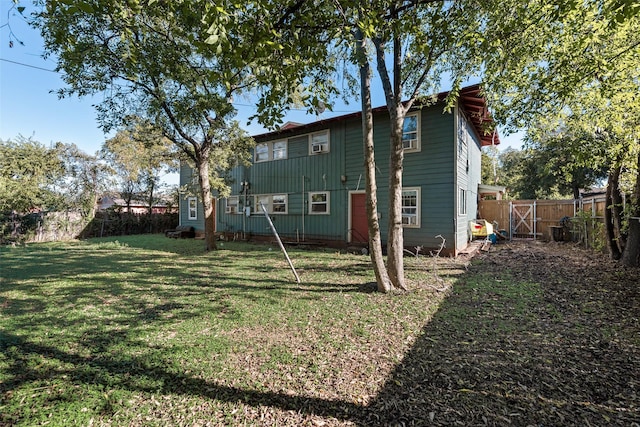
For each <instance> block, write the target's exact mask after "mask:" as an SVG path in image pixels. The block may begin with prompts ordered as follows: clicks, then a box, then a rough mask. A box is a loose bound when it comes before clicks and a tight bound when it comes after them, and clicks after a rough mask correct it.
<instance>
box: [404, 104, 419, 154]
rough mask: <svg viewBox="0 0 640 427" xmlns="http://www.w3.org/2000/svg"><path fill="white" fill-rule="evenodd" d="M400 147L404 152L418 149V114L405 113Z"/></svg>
mask: <svg viewBox="0 0 640 427" xmlns="http://www.w3.org/2000/svg"><path fill="white" fill-rule="evenodd" d="M402 148H404V152H405V153H410V152H413V151H420V114H419V113H412V114H407V116H406V117H405V118H404V123H403V125H402Z"/></svg>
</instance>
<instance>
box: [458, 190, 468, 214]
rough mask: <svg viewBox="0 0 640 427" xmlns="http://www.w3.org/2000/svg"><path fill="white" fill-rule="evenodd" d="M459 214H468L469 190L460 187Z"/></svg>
mask: <svg viewBox="0 0 640 427" xmlns="http://www.w3.org/2000/svg"><path fill="white" fill-rule="evenodd" d="M458 215H460V216H466V215H467V190H465V189H464V188H462V187H458Z"/></svg>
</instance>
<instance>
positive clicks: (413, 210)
mask: <svg viewBox="0 0 640 427" xmlns="http://www.w3.org/2000/svg"><path fill="white" fill-rule="evenodd" d="M402 225H403V226H404V227H407V228H418V227H420V188H419V187H414V188H403V189H402Z"/></svg>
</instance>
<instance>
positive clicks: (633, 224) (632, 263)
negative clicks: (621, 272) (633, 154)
mask: <svg viewBox="0 0 640 427" xmlns="http://www.w3.org/2000/svg"><path fill="white" fill-rule="evenodd" d="M629 216H630V218H629V233H628V235H627V242H626V245H625V248H624V252H623V253H622V264H624V265H626V266H627V267H640V151H639V152H638V168H637V173H636V183H635V186H634V189H633V194H632V196H631V209H630V215H629Z"/></svg>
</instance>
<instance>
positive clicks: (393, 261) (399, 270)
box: [375, 11, 409, 290]
mask: <svg viewBox="0 0 640 427" xmlns="http://www.w3.org/2000/svg"><path fill="white" fill-rule="evenodd" d="M392 13H396V12H395V11H392ZM375 45H376V57H377V65H378V72H379V74H380V81H381V82H382V88H383V89H384V93H385V98H386V101H387V109H388V110H389V121H390V125H391V137H390V147H389V150H390V153H389V154H390V155H389V221H388V224H389V230H388V237H387V273H388V274H389V279H390V280H391V284H392V285H393V286H394V287H395V288H397V289H403V290H406V289H407V286H406V284H405V279H404V259H403V256H404V236H403V229H402V167H403V161H404V150H403V147H402V128H403V124H404V118H405V116H406V111H407V109H408V108H409V106H407V107H406V108H405V106H404V105H403V104H402V76H401V74H402V73H401V71H402V58H401V55H402V49H401V46H400V39H399V38H398V37H397V36H394V38H393V86H392V85H391V78H390V77H389V72H388V70H387V66H386V61H387V55H386V53H387V52H386V47H385V43H384V42H383V41H382V40H381V39H377V40H375Z"/></svg>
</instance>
